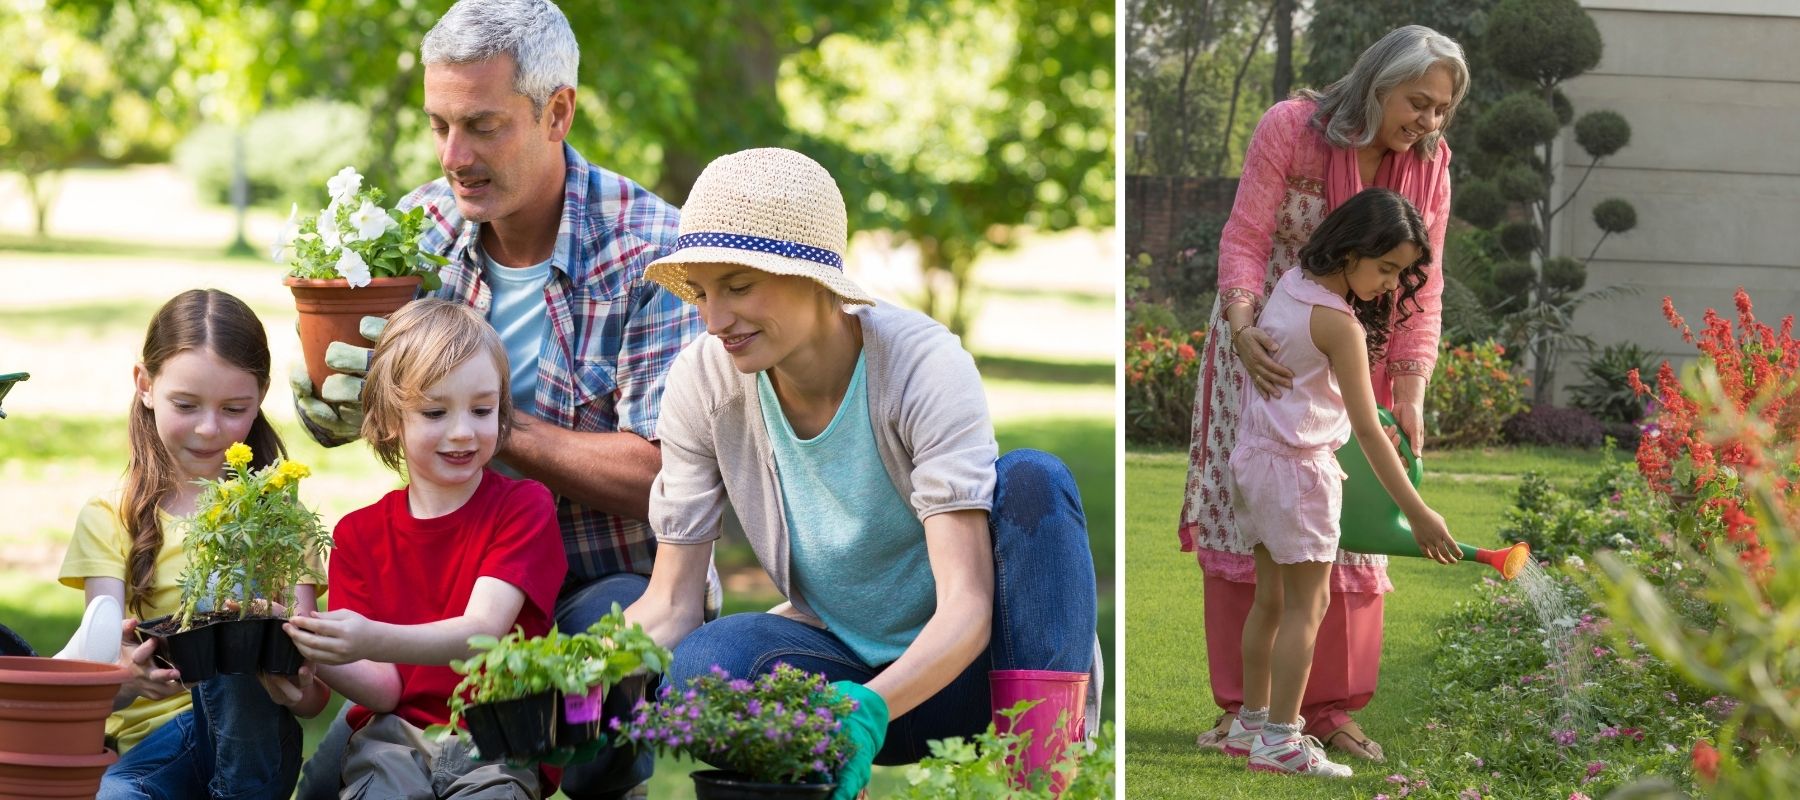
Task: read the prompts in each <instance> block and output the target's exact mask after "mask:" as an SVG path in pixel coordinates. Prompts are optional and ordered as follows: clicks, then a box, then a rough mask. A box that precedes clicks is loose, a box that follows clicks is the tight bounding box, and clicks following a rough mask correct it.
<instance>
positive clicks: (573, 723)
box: [556, 686, 607, 747]
mask: <svg viewBox="0 0 1800 800" xmlns="http://www.w3.org/2000/svg"><path fill="white" fill-rule="evenodd" d="M606 694H607V691H606V687H604V686H595V687H594V688H592V689H590V690H588V692H587V693H586V694H585V695H565V694H562V693H560V692H558V693H557V695H556V746H557V747H580V746H582V745H584V744H587V743H588V742H591V741H593V740H595V739H598V738H600V731H601V730H603V728H602V726H603V725H604V724H605V722H606V715H605V714H603V713H601V708H600V706H601V702H602V701H603V700H604V699H605V697H606Z"/></svg>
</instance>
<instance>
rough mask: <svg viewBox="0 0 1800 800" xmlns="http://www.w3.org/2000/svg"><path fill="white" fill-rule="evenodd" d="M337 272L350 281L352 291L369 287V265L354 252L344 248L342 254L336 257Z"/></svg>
mask: <svg viewBox="0 0 1800 800" xmlns="http://www.w3.org/2000/svg"><path fill="white" fill-rule="evenodd" d="M337 271H338V274H339V275H342V276H344V277H345V278H346V279H348V280H349V281H350V288H352V289H355V288H358V287H362V286H368V285H369V264H368V262H366V261H363V257H362V256H359V255H357V254H356V251H355V250H351V249H350V248H348V247H346V248H344V254H343V255H341V256H338V261H337Z"/></svg>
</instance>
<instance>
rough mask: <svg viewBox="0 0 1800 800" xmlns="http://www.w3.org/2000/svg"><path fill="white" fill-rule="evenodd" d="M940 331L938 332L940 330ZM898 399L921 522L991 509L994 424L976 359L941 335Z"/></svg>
mask: <svg viewBox="0 0 1800 800" xmlns="http://www.w3.org/2000/svg"><path fill="white" fill-rule="evenodd" d="M940 330H941V329H940ZM918 363H919V365H920V367H919V368H918V369H916V370H914V371H913V372H912V374H911V375H909V376H907V379H906V381H907V383H906V386H905V387H904V388H903V389H902V394H901V397H900V431H901V438H902V440H903V441H904V442H905V444H906V446H907V448H908V449H909V450H910V451H911V453H912V460H913V470H912V485H913V491H912V496H911V497H910V498H907V499H908V502H909V503H910V504H911V505H912V510H913V513H914V514H917V515H918V517H919V519H921V520H922V519H925V518H926V517H930V516H933V515H936V514H943V513H946V512H950V511H964V510H969V509H979V510H982V511H991V510H993V506H994V460H995V459H996V458H998V457H999V446H998V445H997V444H995V442H994V424H993V421H992V420H991V419H990V418H989V417H988V407H987V394H986V393H985V392H983V391H982V388H981V373H980V372H979V371H977V370H976V368H975V359H974V357H973V356H970V355H969V353H968V351H966V350H964V349H962V345H961V343H960V342H959V341H958V340H957V339H956V337H954V336H951V335H950V334H949V332H948V331H944V332H943V333H942V336H941V337H939V338H938V340H937V341H936V342H934V343H933V344H932V345H931V346H930V348H929V352H927V353H926V354H925V356H924V357H923V358H921V359H920V360H919V362H918Z"/></svg>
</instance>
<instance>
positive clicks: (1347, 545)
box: [1337, 408, 1531, 581]
mask: <svg viewBox="0 0 1800 800" xmlns="http://www.w3.org/2000/svg"><path fill="white" fill-rule="evenodd" d="M1380 417H1381V424H1382V425H1394V424H1395V422H1394V415H1393V414H1392V413H1390V412H1389V411H1388V410H1387V409H1385V408H1384V409H1380ZM1337 459H1338V466H1339V467H1341V468H1342V469H1343V470H1344V474H1345V475H1346V476H1348V477H1346V478H1345V479H1344V506H1343V510H1342V511H1341V512H1340V513H1339V514H1338V527H1339V529H1340V530H1341V531H1343V538H1342V539H1341V540H1340V541H1339V543H1338V546H1339V547H1342V548H1343V549H1345V550H1349V551H1350V552H1353V553H1374V554H1379V555H1388V556H1406V557H1410V558H1424V557H1425V555H1424V553H1422V552H1420V551H1419V543H1418V541H1417V540H1415V539H1413V532H1412V523H1410V522H1408V521H1407V519H1406V514H1405V513H1403V512H1401V510H1400V504H1398V503H1396V502H1394V498H1393V497H1391V496H1389V495H1388V493H1387V489H1386V488H1384V487H1382V485H1381V481H1380V479H1378V478H1376V477H1375V468H1374V467H1371V466H1369V459H1368V457H1367V456H1364V455H1363V451H1362V448H1361V447H1360V446H1358V445H1357V443H1356V437H1354V436H1353V437H1351V438H1350V441H1349V442H1347V443H1346V444H1345V445H1344V446H1343V447H1341V448H1339V449H1338V451H1337ZM1400 460H1401V462H1402V463H1403V464H1404V465H1405V466H1406V479H1407V480H1409V481H1411V482H1412V485H1414V486H1418V485H1419V479H1420V478H1422V477H1423V476H1424V473H1425V469H1424V465H1423V464H1422V463H1421V462H1420V461H1419V457H1418V455H1417V454H1416V453H1414V452H1413V449H1412V443H1411V442H1408V441H1407V440H1406V435H1405V434H1401V436H1400ZM1457 548H1458V549H1459V550H1461V551H1462V560H1463V561H1468V562H1476V563H1481V564H1486V565H1488V566H1490V567H1493V568H1494V570H1495V571H1496V572H1499V573H1500V577H1502V578H1504V579H1506V580H1509V581H1510V580H1512V579H1513V578H1515V577H1518V575H1519V573H1520V572H1521V571H1522V570H1524V569H1525V565H1527V564H1529V563H1531V547H1530V546H1529V545H1527V544H1525V543H1524V542H1518V543H1516V544H1513V545H1511V546H1508V547H1502V548H1499V549H1497V550H1484V549H1481V548H1477V547H1474V546H1471V545H1466V544H1461V543H1458V544H1457Z"/></svg>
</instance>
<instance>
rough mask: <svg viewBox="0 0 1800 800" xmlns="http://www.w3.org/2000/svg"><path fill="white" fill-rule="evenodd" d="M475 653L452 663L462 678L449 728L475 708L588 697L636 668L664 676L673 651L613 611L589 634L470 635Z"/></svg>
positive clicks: (454, 695) (452, 698)
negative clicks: (544, 697)
mask: <svg viewBox="0 0 1800 800" xmlns="http://www.w3.org/2000/svg"><path fill="white" fill-rule="evenodd" d="M469 648H470V649H471V650H474V651H475V652H474V653H473V654H472V655H470V656H469V657H468V658H465V659H457V660H455V661H451V662H450V669H452V670H454V671H456V673H457V674H459V675H462V676H463V679H462V682H461V683H458V684H457V685H456V690H455V691H454V692H452V693H451V695H450V700H449V706H450V726H451V727H452V728H454V727H456V726H457V724H458V723H459V722H460V721H461V719H462V717H463V713H464V712H465V711H467V710H468V707H469V706H471V705H481V704H485V703H495V702H499V701H502V700H514V699H518V698H521V697H529V696H531V695H534V694H538V693H541V692H548V691H551V690H555V691H558V692H561V693H563V694H565V695H571V694H585V693H586V692H587V691H588V690H589V689H591V688H593V687H595V686H614V685H616V684H618V682H619V681H620V680H623V679H624V678H625V676H626V675H629V674H631V673H633V672H636V671H638V670H640V669H641V670H644V671H646V672H651V673H657V674H660V673H662V671H663V670H665V669H667V668H668V665H669V651H668V650H665V649H663V648H662V647H660V646H658V645H657V644H656V641H655V640H654V639H651V638H650V635H649V634H647V633H645V632H644V628H643V626H641V625H636V624H633V625H629V626H628V625H627V624H626V623H625V612H623V611H621V610H620V609H619V604H617V603H614V604H613V608H612V612H611V613H609V614H607V615H606V616H604V617H601V618H600V619H599V620H598V621H597V622H595V623H594V624H593V625H592V626H590V627H589V628H588V629H587V630H586V631H585V632H583V633H577V634H574V635H568V634H564V633H562V632H560V631H557V630H554V629H552V630H551V631H550V633H548V634H546V635H544V636H531V637H527V636H526V635H525V632H524V631H523V630H522V629H517V628H515V629H514V630H513V632H512V633H508V634H506V635H505V636H502V637H499V638H495V637H493V636H471V637H469Z"/></svg>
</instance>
